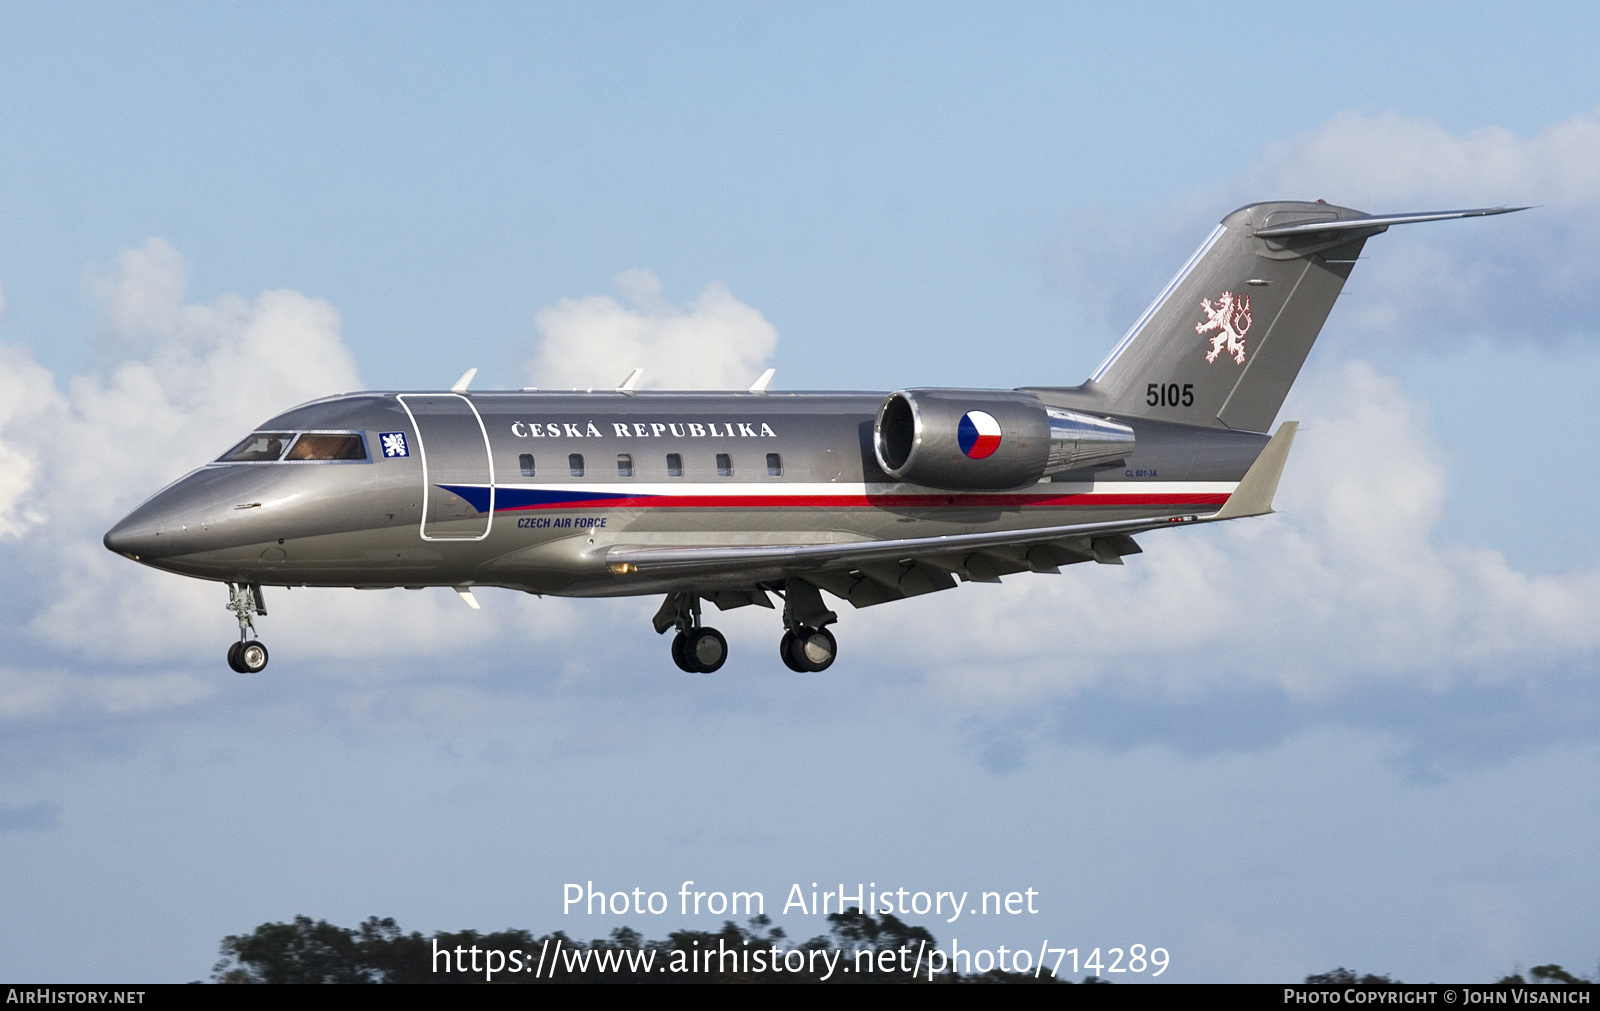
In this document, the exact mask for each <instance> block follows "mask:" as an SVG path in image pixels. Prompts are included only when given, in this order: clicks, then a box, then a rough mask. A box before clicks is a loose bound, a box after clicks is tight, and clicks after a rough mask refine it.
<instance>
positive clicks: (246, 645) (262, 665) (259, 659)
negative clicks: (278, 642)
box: [237, 639, 267, 674]
mask: <svg viewBox="0 0 1600 1011" xmlns="http://www.w3.org/2000/svg"><path fill="white" fill-rule="evenodd" d="M237 655H238V658H239V666H238V671H239V673H241V674H260V673H261V672H262V671H264V670H266V669H267V647H265V646H263V645H261V643H259V642H257V641H256V640H254V639H251V640H250V641H249V642H242V643H240V644H239V652H238V654H237Z"/></svg>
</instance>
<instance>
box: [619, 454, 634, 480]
mask: <svg viewBox="0 0 1600 1011" xmlns="http://www.w3.org/2000/svg"><path fill="white" fill-rule="evenodd" d="M617 476H618V477H632V476H633V457H632V456H631V455H630V454H628V453H618V454H617Z"/></svg>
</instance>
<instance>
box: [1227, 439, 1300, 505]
mask: <svg viewBox="0 0 1600 1011" xmlns="http://www.w3.org/2000/svg"><path fill="white" fill-rule="evenodd" d="M1299 429H1300V423H1299V422H1298V421H1285V422H1284V423H1283V424H1281V425H1279V426H1278V430H1277V431H1276V432H1274V433H1273V435H1272V438H1271V439H1269V440H1268V441H1267V444H1266V446H1264V447H1263V448H1262V450H1261V455H1260V456H1258V457H1256V462H1255V463H1253V464H1251V465H1250V469H1249V470H1248V471H1246V472H1245V475H1244V477H1243V479H1241V480H1240V481H1239V487H1237V488H1235V489H1234V490H1233V494H1232V495H1229V496H1228V501H1226V502H1224V503H1223V504H1222V508H1221V509H1219V510H1217V512H1216V513H1215V514H1214V515H1211V516H1208V517H1206V518H1207V519H1212V520H1233V519H1238V518H1239V517H1241V516H1265V515H1267V514H1268V513H1270V512H1272V498H1273V496H1274V495H1276V494H1277V493H1278V479H1279V478H1280V477H1282V476H1283V465H1284V464H1285V463H1287V462H1288V460H1289V448H1290V447H1291V446H1293V445H1294V436H1295V432H1297V431H1299Z"/></svg>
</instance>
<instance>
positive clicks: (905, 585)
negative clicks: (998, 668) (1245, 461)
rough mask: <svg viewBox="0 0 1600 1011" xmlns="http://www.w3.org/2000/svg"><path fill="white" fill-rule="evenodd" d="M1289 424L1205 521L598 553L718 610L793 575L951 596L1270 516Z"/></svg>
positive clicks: (862, 592)
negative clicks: (1208, 525)
mask: <svg viewBox="0 0 1600 1011" xmlns="http://www.w3.org/2000/svg"><path fill="white" fill-rule="evenodd" d="M1296 427H1297V426H1296V424H1295V422H1292V421H1288V422H1284V423H1283V424H1282V425H1281V426H1279V428H1278V431H1277V433H1276V434H1275V435H1273V437H1272V439H1271V440H1270V441H1269V442H1268V443H1267V445H1266V446H1265V447H1264V448H1263V449H1262V451H1261V454H1260V456H1258V457H1257V458H1256V461H1255V463H1254V464H1253V465H1251V467H1250V470H1249V472H1248V473H1246V474H1245V476H1244V478H1243V480H1241V481H1240V482H1239V486H1238V488H1237V489H1236V490H1235V491H1234V493H1233V494H1232V495H1231V496H1229V498H1228V501H1227V502H1226V503H1224V504H1223V506H1222V508H1221V509H1219V510H1218V511H1216V512H1214V513H1210V514H1203V515H1202V514H1195V513H1173V514H1170V515H1164V516H1154V517H1144V518H1140V519H1133V520H1117V521H1110V522H1099V523H1074V524H1066V525H1060V526H1048V527H1031V528H1026V529H1021V530H988V531H981V532H977V533H965V534H945V535H940V536H935V537H904V538H896V539H892V540H863V541H848V542H843V543H831V544H762V545H740V546H731V547H715V546H712V547H651V548H630V547H613V548H611V549H610V550H608V551H607V552H606V563H607V564H608V565H609V566H610V567H611V571H612V572H613V573H615V574H616V575H618V576H627V575H631V574H634V573H637V574H640V575H645V576H650V577H654V578H656V579H671V580H673V581H674V582H680V581H681V582H682V583H683V584H685V585H692V584H693V583H694V582H695V581H697V580H706V581H707V582H710V583H713V584H714V585H717V586H720V587H733V588H729V589H721V590H716V591H707V592H706V593H705V596H706V597H707V598H708V599H710V600H712V601H713V602H715V603H716V604H717V605H718V606H719V607H722V608H724V609H726V608H728V607H739V606H743V605H745V604H763V605H766V606H769V607H770V606H771V602H770V601H769V600H768V599H767V597H766V594H765V592H764V591H763V590H762V589H761V585H762V584H763V583H768V584H770V583H776V582H779V581H785V580H788V579H791V578H796V577H799V578H803V579H804V580H805V581H806V582H809V583H812V584H815V585H817V586H820V587H822V588H823V589H825V590H827V591H828V592H830V593H832V594H834V595H835V596H839V597H843V598H845V599H846V600H848V601H850V603H852V604H854V605H855V606H857V607H866V606H869V605H871V604H881V603H884V602H885V601H889V600H899V599H901V598H904V597H910V596H915V595H917V594H921V593H930V592H932V591H934V590H947V589H951V588H952V587H954V586H955V585H956V580H957V579H958V578H959V579H962V580H967V581H971V582H988V583H994V582H999V580H1000V577H1001V576H1003V575H1006V574H1007V573H1013V572H1057V571H1059V569H1060V566H1062V565H1070V564H1073V563H1075V562H1088V561H1094V562H1099V563H1101V564H1104V565H1120V564H1122V556H1123V555H1128V554H1135V553H1137V552H1139V551H1140V550H1141V549H1140V547H1139V545H1138V544H1137V543H1135V542H1134V540H1133V537H1132V535H1133V534H1136V533H1141V532H1143V531H1146V530H1155V529H1160V528H1163V527H1172V526H1181V525H1184V524H1189V523H1201V522H1207V521H1212V520H1224V519H1237V518H1239V517H1243V516H1259V515H1262V514H1265V513H1270V512H1271V511H1272V498H1273V494H1274V493H1275V492H1276V490H1277V486H1278V478H1279V476H1280V475H1281V474H1282V472H1283V466H1284V463H1285V462H1286V461H1287V459H1288V455H1289V447H1290V445H1291V444H1292V442H1293V441H1294V435H1295V431H1296ZM758 598H759V599H758Z"/></svg>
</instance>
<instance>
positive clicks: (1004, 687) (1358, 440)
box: [846, 363, 1600, 700]
mask: <svg viewBox="0 0 1600 1011" xmlns="http://www.w3.org/2000/svg"><path fill="white" fill-rule="evenodd" d="M1309 378H1310V379H1311V381H1310V382H1309V383H1307V382H1306V381H1305V380H1302V383H1303V385H1305V386H1306V388H1305V389H1301V390H1297V392H1296V397H1295V399H1294V401H1292V402H1291V404H1290V405H1289V409H1288V411H1286V414H1287V415H1288V416H1291V417H1292V416H1296V415H1299V416H1302V417H1304V418H1306V427H1305V431H1304V432H1303V434H1302V435H1301V436H1300V438H1299V440H1298V441H1297V443H1296V446H1295V449H1294V452H1293V454H1292V455H1291V456H1290V459H1289V465H1288V468H1287V470H1286V472H1285V475H1284V479H1283V483H1282V485H1281V487H1280V489H1279V493H1278V499H1277V503H1276V506H1277V508H1278V509H1279V513H1278V514H1277V515H1275V516H1271V517H1266V518H1262V519H1251V520H1240V521H1235V522H1231V523H1227V524H1219V525H1218V526H1217V527H1214V528H1202V529H1189V530H1181V531H1170V532H1169V531H1156V532H1152V533H1150V534H1147V535H1145V536H1144V537H1142V538H1140V541H1141V544H1142V545H1143V546H1144V548H1145V553H1144V554H1142V555H1138V556H1135V557H1133V558H1130V559H1127V562H1128V564H1127V565H1126V566H1123V567H1120V568H1107V567H1101V566H1095V565H1093V564H1089V565H1079V566H1072V567H1069V568H1067V569H1065V570H1063V574H1062V575H1061V576H1055V577H1050V576H1031V575H1017V576H1010V577H1007V579H1006V583H1007V585H1006V586H1005V587H1004V588H999V587H989V586H979V585H973V586H963V587H960V588H958V589H956V590H954V591H950V592H947V593H943V594H937V595H933V596H929V597H921V598H917V599H916V600H913V601H907V602H902V603H897V604H889V605H885V606H886V607H895V608H899V609H900V611H901V613H900V614H898V615H896V616H895V619H894V620H893V621H884V620H883V619H882V618H880V617H879V615H878V614H877V613H873V612H871V611H869V612H863V614H862V617H861V618H860V619H856V620H850V619H848V618H847V621H848V622H849V625H850V626H851V632H853V633H854V632H855V630H856V629H857V628H860V629H863V632H864V636H863V638H864V639H865V642H863V643H862V645H863V646H865V647H866V648H869V649H871V650H873V651H874V652H875V653H881V654H883V655H884V656H885V662H894V661H890V660H889V659H888V658H889V656H891V655H892V656H896V657H899V658H900V659H899V660H898V662H899V663H905V662H907V660H909V661H910V662H913V663H916V664H917V665H919V666H921V667H923V668H924V669H927V670H929V671H930V672H932V675H933V679H934V681H935V683H936V684H937V685H938V686H939V688H940V690H941V691H943V692H946V693H949V694H951V695H952V696H956V697H961V698H966V699H973V698H989V699H999V700H1004V699H1010V700H1019V699H1027V698H1038V697H1044V696H1062V695H1071V694H1074V693H1076V692H1078V691H1081V690H1083V689H1086V688H1089V687H1091V686H1095V685H1099V684H1104V683H1107V682H1110V681H1115V682H1117V683H1119V684H1123V685H1127V686H1132V687H1136V688H1143V689H1145V690H1149V691H1152V692H1154V693H1156V694H1158V695H1165V696H1169V697H1173V696H1186V695H1192V694H1197V693H1203V692H1205V691H1207V690H1208V689H1210V688H1213V687H1217V686H1219V685H1223V684H1226V685H1230V686H1234V687H1238V686H1241V685H1244V684H1256V685H1263V684H1264V685H1270V686H1273V687H1276V688H1278V689H1281V690H1282V691H1284V692H1286V693H1288V694H1290V695H1292V696H1297V697H1317V696H1321V695H1324V694H1329V693H1334V692H1338V691H1341V690H1344V689H1348V688H1351V687H1359V686H1360V685H1362V684H1371V683H1374V682H1403V683H1405V684H1408V685H1414V686H1418V685H1419V686H1422V687H1424V688H1430V689H1432V688H1442V687H1445V686H1447V685H1450V684H1453V683H1459V682H1461V681H1478V682H1499V681H1506V680H1510V679H1524V678H1527V677H1529V676H1531V675H1532V674H1533V673H1534V672H1535V671H1536V670H1537V668H1538V665H1540V664H1544V663H1549V662H1559V661H1563V660H1565V661H1573V660H1583V659H1586V658H1589V657H1592V656H1593V654H1594V652H1595V650H1596V648H1597V647H1600V572H1596V571H1592V570H1579V571H1573V572H1568V573H1562V574H1556V575H1541V576H1534V575H1528V574H1526V573H1522V572H1518V571H1516V570H1514V569H1512V568H1511V567H1510V565H1508V564H1507V562H1506V560H1505V558H1504V557H1503V556H1502V555H1501V554H1500V553H1499V552H1496V551H1493V550H1490V549H1487V548H1472V547H1466V546H1464V545H1460V544H1452V543H1439V542H1438V540H1437V538H1436V527H1437V525H1438V523H1439V520H1440V516H1441V507H1442V503H1443V499H1444V495H1445V494H1446V491H1447V481H1446V475H1445V473H1444V469H1443V467H1442V465H1441V464H1440V462H1439V458H1438V452H1437V450H1436V448H1435V447H1434V446H1433V444H1432V441H1431V440H1430V438H1429V437H1428V434H1427V423H1426V420H1425V417H1424V414H1423V411H1422V410H1421V409H1420V408H1419V406H1418V405H1417V404H1416V403H1415V402H1413V401H1411V400H1409V399H1408V398H1407V397H1406V396H1405V394H1404V392H1403V391H1402V390H1401V389H1400V386H1399V384H1398V383H1397V382H1396V381H1394V380H1393V379H1391V378H1389V377H1387V376H1385V375H1383V374H1381V373H1379V372H1378V371H1377V370H1375V369H1373V368H1372V367H1371V366H1369V365H1365V364H1362V363H1352V364H1348V365H1346V366H1343V367H1341V368H1338V369H1336V370H1331V371H1329V372H1326V373H1324V374H1322V375H1321V376H1317V377H1309ZM869 614H870V615H871V617H868V615H869ZM908 623H909V625H910V628H908V627H907V625H908ZM868 644H870V645H868ZM846 648H849V644H848V642H847V645H846ZM997 661H999V662H997Z"/></svg>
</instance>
